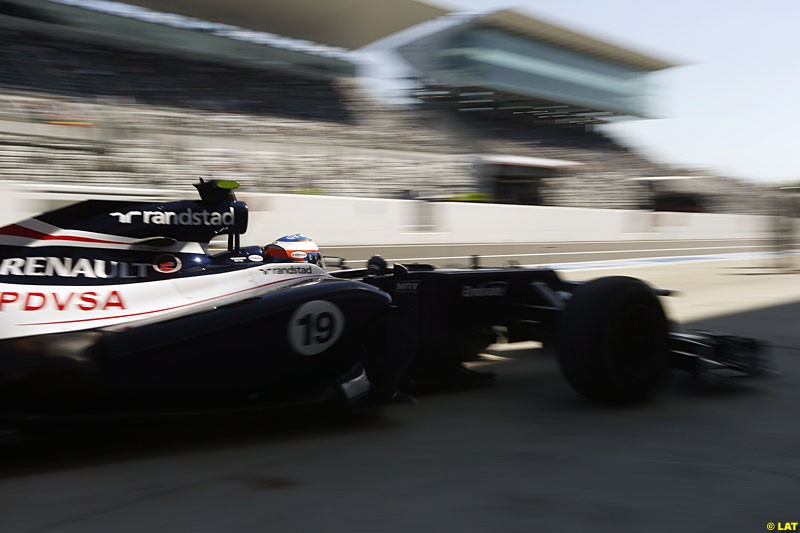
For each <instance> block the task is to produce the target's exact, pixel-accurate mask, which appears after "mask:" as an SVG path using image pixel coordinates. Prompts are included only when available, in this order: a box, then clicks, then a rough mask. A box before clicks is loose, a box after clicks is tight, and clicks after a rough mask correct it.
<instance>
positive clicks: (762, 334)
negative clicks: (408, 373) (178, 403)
mask: <svg viewBox="0 0 800 533" xmlns="http://www.w3.org/2000/svg"><path fill="white" fill-rule="evenodd" d="M772 259H773V258H767V259H747V260H739V261H708V262H696V263H686V264H670V265H659V266H637V267H634V268H621V269H605V270H603V271H597V272H594V271H569V272H567V273H566V274H565V275H566V277H569V278H572V279H588V278H593V277H598V276H601V275H603V276H604V275H613V274H619V273H624V274H628V275H634V276H637V277H641V278H644V279H646V280H648V281H650V282H652V283H653V284H654V285H657V286H661V287H665V288H670V289H674V290H676V291H678V292H679V293H680V294H681V295H680V296H678V297H674V298H667V299H666V300H665V304H666V306H667V308H668V310H669V312H670V313H671V315H672V316H673V317H674V318H677V319H679V320H682V321H688V322H689V324H690V325H691V326H695V327H703V328H714V329H720V330H723V331H729V332H731V333H735V334H738V335H748V336H754V337H758V338H761V339H764V340H767V341H769V342H770V343H771V344H772V349H771V354H772V357H773V360H774V363H775V365H776V367H777V368H778V369H779V370H780V371H781V373H782V375H781V376H779V377H777V378H772V379H769V380H759V381H754V382H749V383H748V382H741V383H730V384H727V385H725V386H723V387H720V388H717V389H713V390H708V389H698V388H696V387H695V386H694V384H693V383H692V382H691V380H690V379H688V378H687V377H685V376H682V375H679V374H676V375H674V376H673V379H672V381H671V382H670V384H669V386H668V387H667V389H666V390H665V391H664V394H662V396H661V397H660V398H659V399H658V400H657V401H655V402H653V403H651V404H648V405H644V406H639V407H633V408H626V409H619V408H600V407H596V406H593V405H591V404H589V403H587V402H585V401H583V400H582V399H581V398H579V397H578V396H576V395H575V394H574V393H573V392H572V391H571V390H570V389H569V387H568V386H567V385H566V383H565V382H564V381H563V379H562V378H561V377H560V376H559V374H558V369H557V367H556V364H555V362H554V361H553V359H552V358H551V357H549V356H548V355H547V354H545V353H544V352H543V351H542V350H541V349H539V348H538V347H537V345H535V344H533V343H528V344H523V345H495V346H492V347H491V348H490V349H489V350H487V353H489V354H490V355H493V356H494V357H493V358H488V359H487V361H486V362H485V365H486V366H487V367H491V368H492V369H493V370H494V371H495V372H496V373H497V374H498V376H499V377H500V379H501V382H500V383H498V384H496V385H495V386H491V387H487V388H480V389H471V390H462V391H454V392H448V393H440V394H436V395H428V396H424V397H421V398H420V399H419V403H418V404H416V405H398V406H394V407H391V408H387V409H382V410H375V411H366V412H357V413H349V414H347V413H346V414H341V415H332V414H329V413H321V414H320V413H310V412H306V411H303V412H296V413H292V414H282V415H268V416H241V417H233V418H224V419H220V418H211V419H195V420H190V421H186V420H184V421H180V422H178V421H159V422H153V423H139V424H135V425H130V426H129V425H124V424H123V425H117V426H109V427H105V428H103V429H101V430H97V429H92V430H87V431H86V433H84V434H76V433H75V432H69V431H65V432H56V433H53V434H50V433H48V434H47V436H46V437H45V438H41V439H39V440H35V441H34V442H33V443H29V444H25V445H19V444H16V445H15V444H12V445H7V446H5V447H3V448H0V468H2V475H0V530H2V531H14V532H17V531H36V532H49V531H59V532H61V531H81V532H83V531H115V532H127V531H131V532H134V531H135V532H141V531H171V532H172V531H226V532H239V531H241V532H251V531H323V530H324V531H339V530H347V531H410V530H421V531H434V530H436V531H441V530H444V531H664V532H667V531H669V532H674V531H765V530H766V524H767V523H768V522H773V523H775V522H791V521H798V520H800V508H798V507H797V486H798V481H799V480H800V425H798V424H797V423H796V406H797V405H800V390H799V389H798V385H800V328H798V327H797V317H800V272H798V270H797V267H796V265H791V264H788V265H787V264H777V263H776V262H775V261H773V260H772Z"/></svg>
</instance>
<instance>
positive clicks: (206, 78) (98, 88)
mask: <svg viewBox="0 0 800 533" xmlns="http://www.w3.org/2000/svg"><path fill="white" fill-rule="evenodd" d="M131 3H132V4H136V5H139V6H144V7H149V8H153V9H157V10H159V11H164V12H169V13H177V14H181V15H187V16H191V17H195V19H182V18H177V19H175V18H169V19H167V18H165V17H162V18H164V20H169V23H168V24H166V23H164V20H160V21H157V22H154V20H156V19H158V17H156V16H155V15H154V14H152V13H151V12H147V11H136V10H134V12H133V13H129V12H126V13H125V16H122V14H120V13H119V12H114V11H113V10H114V9H117V10H119V9H120V8H119V7H113V6H110V7H109V6H105V7H103V8H102V9H100V10H97V9H93V10H89V9H87V8H86V7H85V6H80V5H76V4H80V1H79V0H58V1H49V0H29V1H25V2H23V1H21V0H6V1H5V2H2V3H0V42H1V43H2V47H0V61H2V62H3V64H4V65H6V68H4V69H3V71H2V72H0V101H2V105H1V106H0V177H2V178H4V179H13V180H41V181H53V180H58V181H67V182H77V183H103V184H119V185H125V186H130V185H134V184H137V185H142V184H143V185H147V186H161V185H163V184H165V183H166V184H168V186H169V187H170V188H174V187H175V186H176V185H177V186H185V187H188V186H189V184H190V183H191V182H192V181H193V180H194V178H195V177H196V176H197V175H224V176H226V177H231V178H235V179H238V180H239V181H241V182H243V184H244V185H245V186H246V187H247V188H248V189H249V190H254V191H263V192H295V193H298V192H300V193H324V194H332V195H348V196H372V197H399V196H400V195H404V194H408V192H409V191H413V193H414V195H415V197H427V198H445V197H452V196H455V197H461V196H463V197H470V198H482V199H488V200H491V201H497V202H506V203H521V204H542V205H554V206H583V207H607V208H640V207H648V206H649V207H652V206H653V205H654V204H653V198H652V196H653V194H654V191H656V192H658V193H659V194H663V191H665V190H666V189H665V188H664V187H661V186H659V187H658V188H656V187H653V185H652V183H645V182H642V181H637V180H636V178H640V177H642V176H664V175H672V174H674V173H675V169H670V168H665V167H664V166H662V165H659V164H657V163H655V162H653V161H650V160H648V159H647V158H646V157H644V156H642V155H641V154H638V153H636V152H635V151H633V150H631V149H629V148H627V147H625V146H623V145H621V144H619V143H617V142H615V141H614V140H613V139H611V138H609V137H607V136H606V135H604V134H603V133H602V132H601V130H600V129H598V127H597V126H598V125H600V124H602V123H604V122H606V121H608V120H616V119H619V118H621V117H630V116H647V108H646V105H644V104H643V102H644V101H645V96H646V77H647V74H648V73H650V72H652V71H655V70H660V69H663V68H669V67H670V66H671V64H670V63H668V62H665V61H663V60H660V59H657V58H652V57H648V56H646V55H643V54H639V53H637V52H634V51H631V50H627V49H624V48H621V47H618V46H616V45H613V44H611V43H607V42H603V41H599V40H597V39H594V38H591V37H588V36H585V35H581V34H578V33H575V32H571V31H569V30H566V29H563V28H558V27H555V26H552V25H550V24H548V23H545V22H543V21H540V20H537V19H533V18H531V17H527V16H524V15H521V14H519V13H516V12H513V11H501V12H497V13H489V14H471V15H464V14H453V13H450V12H448V11H447V10H445V9H442V8H438V7H435V6H432V5H429V4H425V3H421V2H414V1H394V0H392V1H391V2H389V1H388V0H382V1H374V0H359V1H351V2H345V3H342V4H341V5H339V6H338V7H337V9H336V10H334V11H335V12H331V14H330V16H328V17H327V18H325V17H321V16H320V17H317V16H315V17H313V18H314V20H311V18H312V17H309V16H308V15H307V13H317V14H320V13H323V12H325V10H326V9H332V8H331V7H330V5H331V4H332V3H330V2H322V1H319V0H303V1H300V2H293V3H286V2H277V1H271V0H270V1H261V2H252V1H248V0H235V1H232V2H228V3H225V4H221V3H218V2H211V1H206V0H202V1H201V0H192V1H188V0H147V1H142V0H137V1H134V2H131ZM94 4H95V8H96V7H97V4H99V3H94ZM222 6H224V7H222ZM101 7H102V6H101ZM381 10H384V11H383V13H384V15H387V16H382V17H379V16H378V15H377V14H378V13H381ZM395 10H396V11H397V13H396V14H395V16H391V17H389V16H388V14H390V12H392V13H394V12H395ZM242 13H246V14H247V16H246V17H242V15H241V14H242ZM334 15H335V16H334ZM196 19H201V20H206V21H213V24H209V23H204V24H198V22H197V20H196ZM361 19H366V20H369V21H370V22H371V23H370V24H359V23H358V21H359V20H361ZM319 20H324V21H325V24H324V25H320V23H319V22H318V21H319ZM323 26H324V27H323ZM245 28H246V29H247V30H257V31H261V32H263V31H268V32H270V35H267V36H264V35H263V34H259V35H260V37H258V35H256V36H254V35H251V34H249V33H247V32H245V31H244V29H245ZM245 35H246V36H247V37H248V40H242V39H243V36H245ZM32 57H35V58H36V62H35V65H33V66H32V65H31V59H30V58H32ZM389 66H390V67H391V68H388V67H389ZM366 81H370V82H372V83H371V84H370V83H366ZM685 183H688V181H687V182H685ZM731 183H732V182H731V181H730V180H727V179H726V178H721V177H713V178H704V179H702V180H694V182H693V185H691V186H690V187H689V188H688V189H685V188H684V189H683V190H682V191H683V192H681V190H679V191H678V192H679V193H680V194H684V195H686V194H688V195H689V196H691V197H695V196H703V201H702V202H701V201H696V202H689V203H687V202H683V203H680V202H679V203H678V204H675V203H674V202H673V203H672V204H668V205H671V206H675V205H679V206H684V207H685V206H686V205H689V206H690V207H691V208H692V209H696V210H708V211H737V210H749V211H752V208H751V206H749V205H747V204H746V203H744V202H743V201H742V198H745V197H747V195H748V194H749V192H750V191H749V190H748V189H747V187H745V186H740V187H731ZM665 187H666V186H665ZM670 187H673V188H674V187H678V189H680V188H681V187H682V185H680V184H678V185H674V184H672V185H670ZM698 187H700V188H701V189H702V190H701V191H698V190H697V188H698ZM668 192H669V194H670V195H672V196H671V197H673V198H675V197H676V196H675V193H674V191H668ZM680 194H679V195H678V197H680ZM664 205H667V204H664Z"/></svg>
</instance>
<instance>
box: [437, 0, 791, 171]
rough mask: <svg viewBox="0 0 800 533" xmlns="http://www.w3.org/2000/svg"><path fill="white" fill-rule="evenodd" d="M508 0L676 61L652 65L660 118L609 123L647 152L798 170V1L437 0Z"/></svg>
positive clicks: (490, 4)
mask: <svg viewBox="0 0 800 533" xmlns="http://www.w3.org/2000/svg"><path fill="white" fill-rule="evenodd" d="M434 3H437V4H441V5H444V6H445V7H449V8H461V9H464V10H469V11H472V10H487V9H501V8H514V9H517V10H519V11H522V12H524V13H526V14H530V15H533V16H536V17H539V18H543V19H545V20H548V21H550V22H554V23H556V24H560V25H564V26H568V27H570V28H572V29H575V30H579V31H582V32H584V33H588V34H590V35H593V36H595V37H600V38H603V39H605V40H609V41H612V42H614V43H617V44H621V45H623V46H626V47H630V48H633V49H635V50H638V51H640V52H644V53H648V54H652V55H655V56H657V57H660V58H663V59H667V60H669V61H672V62H675V63H680V64H681V65H683V66H680V67H676V68H673V69H670V70H667V71H664V72H663V73H658V74H655V75H653V77H652V81H653V83H654V86H655V88H656V90H655V91H654V93H653V98H652V102H653V105H652V110H653V112H654V113H655V114H656V116H658V117H661V118H657V119H648V120H634V121H629V122H625V123H622V124H615V125H613V126H609V127H608V128H609V131H610V132H611V133H612V134H614V135H616V136H618V137H620V138H622V139H624V140H625V141H627V142H628V143H629V144H631V145H634V146H636V147H638V148H641V149H644V150H645V151H647V152H648V153H649V154H650V155H651V156H653V157H654V158H656V159H658V160H661V161H664V162H667V163H672V164H678V165H684V166H692V167H704V168H709V169H712V170H713V171H714V172H717V173H721V174H724V175H728V176H733V177H738V178H743V179H747V180H751V181H758V182H785V181H788V180H800V162H798V160H797V158H795V157H794V156H795V154H796V153H800V2H798V1H795V0H761V1H759V2H755V1H745V0H670V1H669V2H657V1H655V0H522V1H517V2H514V1H513V0H512V1H505V0H436V1H435V2H434Z"/></svg>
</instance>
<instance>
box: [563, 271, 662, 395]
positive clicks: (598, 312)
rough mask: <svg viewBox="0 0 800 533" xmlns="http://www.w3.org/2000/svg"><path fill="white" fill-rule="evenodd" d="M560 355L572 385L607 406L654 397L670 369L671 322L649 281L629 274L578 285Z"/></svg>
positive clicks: (569, 305)
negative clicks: (628, 275) (647, 282)
mask: <svg viewBox="0 0 800 533" xmlns="http://www.w3.org/2000/svg"><path fill="white" fill-rule="evenodd" d="M555 347H556V354H557V358H558V362H559V366H560V367H561V372H562V373H563V375H564V377H565V378H566V380H567V382H568V383H569V384H570V385H571V386H572V388H574V389H575V390H576V391H577V392H579V393H580V394H582V395H584V396H586V397H587V398H589V399H591V400H593V401H597V402H600V403H605V404H631V403H637V402H641V401H643V400H646V399H648V398H649V397H651V396H652V395H653V394H654V393H655V392H656V391H657V390H658V388H659V386H660V385H661V383H662V382H663V381H664V378H665V376H666V374H667V372H668V370H669V323H668V321H667V317H666V315H665V314H664V309H663V307H662V306H661V302H660V301H659V299H658V297H657V296H656V295H655V294H654V293H653V291H652V289H651V288H650V286H649V285H647V284H646V283H645V282H643V281H641V280H639V279H636V278H630V277H626V276H612V277H606V278H600V279H596V280H594V281H591V282H589V283H587V284H585V285H582V286H580V287H578V289H577V290H576V291H575V293H574V295H573V297H572V298H571V299H570V300H569V302H568V303H567V306H566V308H565V309H564V311H563V313H562V315H561V317H560V320H559V326H558V331H557V336H556V344H555Z"/></svg>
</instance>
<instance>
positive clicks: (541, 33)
mask: <svg viewBox="0 0 800 533" xmlns="http://www.w3.org/2000/svg"><path fill="white" fill-rule="evenodd" d="M481 22H483V23H484V24H487V25H490V26H494V27H497V28H501V29H504V30H506V31H510V32H513V33H519V34H522V35H525V36H526V37H530V38H532V39H537V40H539V41H544V42H548V43H551V44H555V45H559V46H562V47H566V48H572V49H573V50H576V51H578V52H582V53H584V54H591V55H595V56H599V57H602V58H604V59H608V60H610V61H615V62H618V63H623V64H625V65H630V66H632V67H634V68H637V69H640V70H644V71H655V70H662V69H666V68H670V67H674V66H675V64H674V63H670V62H667V61H664V60H662V59H658V58H655V57H652V56H649V55H645V54H642V53H640V52H636V51H634V50H631V49H629V48H624V47H622V46H618V45H615V44H612V43H610V42H608V41H603V40H600V39H597V38H594V37H591V36H588V35H586V34H584V33H579V32H576V31H573V30H570V29H568V28H564V27H563V26H556V25H554V24H551V23H549V22H545V21H543V20H540V19H536V18H533V17H529V16H527V15H523V14H521V13H519V12H518V11H514V10H511V9H506V10H502V11H496V12H494V13H490V14H488V15H486V16H484V17H483V18H482V20H481Z"/></svg>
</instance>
